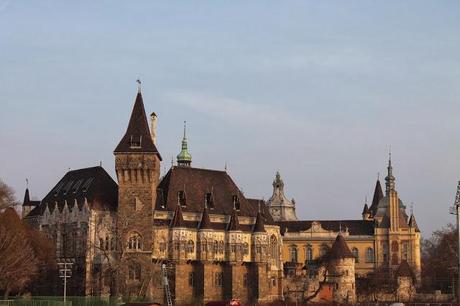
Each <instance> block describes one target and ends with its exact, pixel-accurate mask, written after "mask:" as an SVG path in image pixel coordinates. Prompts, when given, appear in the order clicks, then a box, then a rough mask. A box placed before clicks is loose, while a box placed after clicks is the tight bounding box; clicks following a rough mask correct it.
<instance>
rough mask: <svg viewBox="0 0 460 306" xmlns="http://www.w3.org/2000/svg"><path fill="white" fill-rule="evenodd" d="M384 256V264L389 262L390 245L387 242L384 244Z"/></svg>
mask: <svg viewBox="0 0 460 306" xmlns="http://www.w3.org/2000/svg"><path fill="white" fill-rule="evenodd" d="M382 254H383V262H384V263H387V262H388V244H387V243H386V242H382Z"/></svg>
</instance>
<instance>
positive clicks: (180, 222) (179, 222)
mask: <svg viewBox="0 0 460 306" xmlns="http://www.w3.org/2000/svg"><path fill="white" fill-rule="evenodd" d="M171 227H185V222H184V217H183V216H182V208H181V206H180V205H179V204H177V205H176V210H174V216H173V218H172V220H171Z"/></svg>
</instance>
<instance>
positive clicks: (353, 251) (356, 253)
mask: <svg viewBox="0 0 460 306" xmlns="http://www.w3.org/2000/svg"><path fill="white" fill-rule="evenodd" d="M351 252H352V253H353V256H354V257H355V262H356V263H358V262H359V251H358V249H357V248H353V249H351Z"/></svg>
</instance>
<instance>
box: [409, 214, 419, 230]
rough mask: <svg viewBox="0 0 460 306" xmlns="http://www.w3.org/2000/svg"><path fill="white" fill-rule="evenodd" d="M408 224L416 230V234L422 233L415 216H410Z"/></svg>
mask: <svg viewBox="0 0 460 306" xmlns="http://www.w3.org/2000/svg"><path fill="white" fill-rule="evenodd" d="M408 224H409V226H410V227H412V228H414V229H415V231H416V232H420V229H419V228H418V225H417V221H415V216H414V214H411V215H410V218H409V222H408Z"/></svg>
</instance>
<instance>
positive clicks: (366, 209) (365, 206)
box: [361, 196, 369, 216]
mask: <svg viewBox="0 0 460 306" xmlns="http://www.w3.org/2000/svg"><path fill="white" fill-rule="evenodd" d="M368 213H369V206H367V196H366V198H365V200H364V208H363V212H362V213H361V214H362V215H363V216H364V215H367V214H368Z"/></svg>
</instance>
